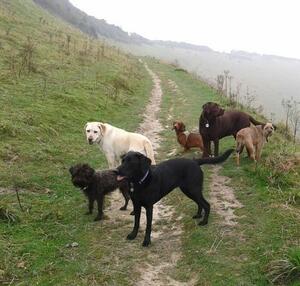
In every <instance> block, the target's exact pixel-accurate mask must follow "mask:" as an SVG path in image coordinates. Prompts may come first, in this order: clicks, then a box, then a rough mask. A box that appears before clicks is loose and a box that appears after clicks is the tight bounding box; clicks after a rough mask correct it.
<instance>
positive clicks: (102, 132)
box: [98, 122, 106, 135]
mask: <svg viewBox="0 0 300 286" xmlns="http://www.w3.org/2000/svg"><path fill="white" fill-rule="evenodd" d="M98 127H99V129H100V133H101V134H102V135H104V133H105V130H106V126H105V125H104V124H103V123H101V122H99V123H98Z"/></svg>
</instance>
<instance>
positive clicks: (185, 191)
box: [180, 186, 202, 219]
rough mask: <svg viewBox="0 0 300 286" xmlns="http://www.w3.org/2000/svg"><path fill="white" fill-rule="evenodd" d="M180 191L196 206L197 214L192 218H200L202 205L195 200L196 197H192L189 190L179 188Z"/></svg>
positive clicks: (182, 187)
mask: <svg viewBox="0 0 300 286" xmlns="http://www.w3.org/2000/svg"><path fill="white" fill-rule="evenodd" d="M180 189H181V191H182V192H183V193H184V194H185V195H186V196H187V197H189V198H190V199H192V200H193V201H194V202H195V203H196V204H197V205H198V211H197V213H196V214H195V215H194V216H193V218H195V219H196V218H201V217H202V204H200V203H199V200H200V199H197V196H196V195H193V193H191V192H189V189H188V188H187V187H184V186H180Z"/></svg>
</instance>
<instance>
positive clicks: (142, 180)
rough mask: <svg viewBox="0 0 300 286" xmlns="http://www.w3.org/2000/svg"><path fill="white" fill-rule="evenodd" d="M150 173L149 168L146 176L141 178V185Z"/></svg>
mask: <svg viewBox="0 0 300 286" xmlns="http://www.w3.org/2000/svg"><path fill="white" fill-rule="evenodd" d="M148 174H149V170H148V171H147V172H146V174H145V176H144V177H143V178H142V179H141V180H139V184H140V185H141V184H142V183H143V182H144V181H145V180H146V178H147V176H148Z"/></svg>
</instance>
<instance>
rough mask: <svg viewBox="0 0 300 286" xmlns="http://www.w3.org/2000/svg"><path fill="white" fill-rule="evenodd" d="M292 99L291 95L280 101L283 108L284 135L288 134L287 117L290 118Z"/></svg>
mask: <svg viewBox="0 0 300 286" xmlns="http://www.w3.org/2000/svg"><path fill="white" fill-rule="evenodd" d="M292 101H293V97H291V98H290V99H283V100H282V101H281V105H282V107H283V109H284V112H285V115H286V118H285V133H286V135H287V134H288V129H289V118H290V113H291V109H292Z"/></svg>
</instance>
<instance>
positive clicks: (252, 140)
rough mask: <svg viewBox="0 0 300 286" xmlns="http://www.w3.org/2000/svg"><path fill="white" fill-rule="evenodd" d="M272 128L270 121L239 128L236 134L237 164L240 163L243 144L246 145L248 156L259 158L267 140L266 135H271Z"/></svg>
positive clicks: (254, 159)
mask: <svg viewBox="0 0 300 286" xmlns="http://www.w3.org/2000/svg"><path fill="white" fill-rule="evenodd" d="M274 129H275V128H274V126H273V125H272V123H266V124H264V125H257V126H254V125H251V126H250V127H246V128H243V129H241V130H240V131H239V132H238V133H237V134H236V153H237V161H236V162H237V165H239V164H240V154H241V153H242V152H243V149H244V146H246V149H247V152H248V156H249V157H250V158H251V159H252V160H253V161H255V162H257V161H258V160H260V156H261V151H262V148H263V146H264V144H265V143H266V142H268V137H269V136H271V135H272V133H273V131H274Z"/></svg>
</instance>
